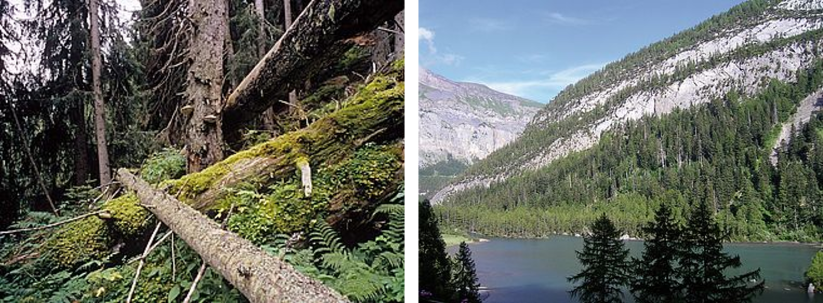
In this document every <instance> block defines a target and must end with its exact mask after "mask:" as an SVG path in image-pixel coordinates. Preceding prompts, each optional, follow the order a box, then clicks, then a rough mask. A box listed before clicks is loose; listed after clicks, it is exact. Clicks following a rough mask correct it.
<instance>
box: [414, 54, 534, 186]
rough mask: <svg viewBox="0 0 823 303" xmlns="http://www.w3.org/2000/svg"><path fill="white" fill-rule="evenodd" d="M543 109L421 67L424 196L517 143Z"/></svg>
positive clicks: (421, 147) (521, 99) (525, 100)
mask: <svg viewBox="0 0 823 303" xmlns="http://www.w3.org/2000/svg"><path fill="white" fill-rule="evenodd" d="M542 106H543V105H542V104H540V103H537V102H534V101H531V100H527V99H524V98H520V97H516V96H512V95H508V94H504V93H501V92H498V91H495V90H492V89H491V88H489V87H487V86H485V85H482V84H475V83H466V82H455V81H451V80H449V79H446V78H445V77H443V76H440V75H437V74H434V73H432V72H431V71H429V70H427V69H425V68H422V67H421V68H420V163H419V165H420V168H421V170H422V171H421V178H422V179H423V180H422V181H421V183H422V184H424V185H427V186H422V185H421V186H422V187H425V188H421V192H423V193H426V192H430V191H431V190H434V189H439V188H438V187H439V186H441V185H442V184H443V183H445V182H447V181H449V180H450V178H451V177H452V176H454V175H456V174H458V173H460V172H462V170H463V169H465V167H466V166H468V165H471V164H472V163H474V162H476V161H477V160H480V159H483V158H485V157H486V156H487V155H489V154H490V153H491V152H493V151H494V150H497V149H499V148H501V147H503V146H505V145H506V144H508V143H509V142H511V141H512V140H514V139H515V138H517V136H518V135H520V133H521V132H522V131H523V129H524V128H525V127H526V124H527V123H528V121H530V120H531V118H532V116H534V114H536V113H537V111H538V110H539V109H540V108H541V107H542Z"/></svg>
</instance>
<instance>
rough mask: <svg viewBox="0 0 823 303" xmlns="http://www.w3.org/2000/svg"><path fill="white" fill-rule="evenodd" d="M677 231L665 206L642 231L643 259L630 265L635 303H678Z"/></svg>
mask: <svg viewBox="0 0 823 303" xmlns="http://www.w3.org/2000/svg"><path fill="white" fill-rule="evenodd" d="M680 231H681V230H680V227H679V226H678V224H677V222H675V220H674V218H673V216H672V212H671V209H670V208H669V206H668V205H666V204H665V203H664V204H661V205H660V208H658V209H657V212H655V216H654V221H653V222H649V224H648V225H647V226H645V227H644V228H643V232H644V233H645V234H646V237H647V238H646V241H645V242H644V243H643V246H644V248H645V250H644V251H643V256H642V257H641V258H640V259H639V260H638V259H634V260H633V261H634V262H633V263H634V264H633V271H634V278H633V279H632V282H631V291H632V294H633V295H634V297H635V300H636V301H637V302H638V303H657V302H660V303H665V302H678V301H679V299H680V296H679V290H680V281H679V280H678V278H677V271H676V268H675V266H676V265H677V245H678V242H679V241H680Z"/></svg>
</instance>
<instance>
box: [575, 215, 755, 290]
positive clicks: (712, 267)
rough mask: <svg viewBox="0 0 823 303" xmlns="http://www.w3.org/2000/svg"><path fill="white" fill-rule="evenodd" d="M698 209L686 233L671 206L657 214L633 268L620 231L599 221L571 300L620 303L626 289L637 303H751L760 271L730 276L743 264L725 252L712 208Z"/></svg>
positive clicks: (603, 219)
mask: <svg viewBox="0 0 823 303" xmlns="http://www.w3.org/2000/svg"><path fill="white" fill-rule="evenodd" d="M698 204H699V207H698V208H697V209H696V210H694V211H693V212H692V214H691V215H690V216H689V219H688V222H687V224H686V226H685V227H684V228H681V227H680V225H679V223H677V222H676V221H674V220H673V217H672V215H671V211H670V209H669V207H668V206H666V205H665V204H664V205H663V206H661V207H660V208H658V210H657V211H656V213H655V220H654V221H653V222H650V223H648V225H647V226H646V227H645V228H644V231H645V232H647V233H648V234H647V237H648V239H647V241H646V243H645V244H644V247H645V250H644V252H643V254H642V257H641V258H640V259H634V260H632V261H631V262H628V261H627V260H626V257H627V255H628V251H627V250H626V249H625V248H623V242H622V241H621V240H619V237H620V234H621V233H620V231H619V230H618V229H617V228H616V227H615V226H614V224H613V223H612V222H611V220H610V219H609V218H608V217H606V214H605V213H604V214H603V215H601V216H600V218H598V219H597V220H596V221H595V222H594V223H593V224H592V226H591V230H592V233H591V235H588V236H586V237H585V239H584V243H585V244H584V248H583V251H582V252H578V259H579V260H580V263H581V264H582V265H583V270H582V271H581V272H580V273H579V274H577V275H574V276H572V277H570V278H569V281H571V282H577V281H581V282H582V283H581V284H580V285H578V286H575V287H574V289H573V290H572V291H571V293H572V295H573V296H576V297H579V298H580V300H581V301H582V302H621V301H622V299H621V297H622V291H621V288H622V287H626V286H628V287H629V289H630V290H631V292H632V294H633V295H634V298H635V300H636V301H637V302H662V303H665V302H690V303H691V302H694V303H709V302H718V303H719V302H732V303H736V302H751V301H752V299H753V298H754V297H755V296H757V295H759V294H760V293H762V291H763V288H764V283H765V281H763V280H761V279H760V270H759V269H758V270H755V271H751V272H747V273H743V274H740V275H727V270H729V269H735V268H738V267H740V266H741V262H740V258H739V257H738V256H730V255H729V254H727V253H725V252H723V241H724V240H726V239H727V235H728V234H727V233H726V232H725V231H724V230H722V229H721V228H720V226H719V225H718V223H717V222H716V221H715V215H714V214H713V213H712V211H711V210H710V208H709V207H708V203H706V202H705V201H703V202H699V203H698ZM752 281H754V282H752Z"/></svg>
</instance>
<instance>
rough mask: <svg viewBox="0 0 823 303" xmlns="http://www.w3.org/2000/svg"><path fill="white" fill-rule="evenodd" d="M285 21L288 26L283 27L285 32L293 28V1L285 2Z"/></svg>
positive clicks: (286, 0)
mask: <svg viewBox="0 0 823 303" xmlns="http://www.w3.org/2000/svg"><path fill="white" fill-rule="evenodd" d="M283 20H285V22H286V26H284V27H283V30H285V31H288V30H289V27H291V23H292V22H291V0H283Z"/></svg>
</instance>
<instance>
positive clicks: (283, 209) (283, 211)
mask: <svg viewBox="0 0 823 303" xmlns="http://www.w3.org/2000/svg"><path fill="white" fill-rule="evenodd" d="M314 202H317V199H312V198H310V197H304V195H303V188H302V186H300V184H298V181H291V182H288V183H282V184H278V186H276V187H274V192H273V193H271V194H270V195H268V196H266V198H265V199H264V200H263V201H262V203H263V205H262V208H261V210H262V211H263V214H264V216H266V217H267V219H269V220H271V221H272V222H274V228H275V230H277V231H278V232H280V233H292V232H296V231H299V230H303V229H304V228H305V227H307V226H308V225H309V222H310V221H311V220H312V219H314V218H315V217H316V216H317V214H318V213H319V212H320V211H322V210H323V209H325V205H322V204H320V203H314Z"/></svg>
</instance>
